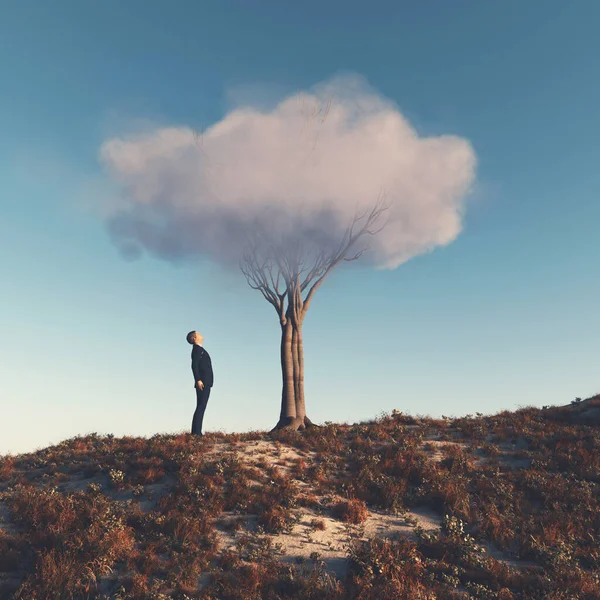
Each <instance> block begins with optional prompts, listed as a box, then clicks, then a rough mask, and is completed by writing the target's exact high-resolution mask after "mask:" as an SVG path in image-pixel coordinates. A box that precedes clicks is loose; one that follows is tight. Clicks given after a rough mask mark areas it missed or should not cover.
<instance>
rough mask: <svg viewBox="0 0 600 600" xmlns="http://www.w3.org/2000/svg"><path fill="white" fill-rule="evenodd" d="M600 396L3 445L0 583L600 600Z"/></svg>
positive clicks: (86, 593) (170, 594) (60, 592)
mask: <svg viewBox="0 0 600 600" xmlns="http://www.w3.org/2000/svg"><path fill="white" fill-rule="evenodd" d="M599 407H600V397H595V398H593V399H590V400H588V401H586V402H585V403H580V402H577V403H576V404H575V405H574V406H573V408H572V409H571V407H565V408H556V409H538V408H532V407H526V408H523V409H520V410H517V411H515V412H508V411H503V412H501V413H498V414H496V415H492V416H486V417H484V416H483V415H478V416H476V417H472V416H471V415H467V416H465V417H463V418H460V419H453V420H452V419H438V420H434V419H427V418H419V419H416V418H414V417H411V416H407V415H403V414H402V413H399V412H397V411H393V412H392V414H391V415H383V416H381V417H380V418H378V419H375V420H373V421H371V422H368V423H360V424H356V425H337V424H327V426H325V427H322V428H315V429H311V430H308V431H306V432H304V433H303V434H299V433H290V432H278V433H276V434H274V435H273V436H269V435H267V434H266V433H264V432H251V433H246V434H235V435H225V434H220V433H217V434H209V435H207V436H205V437H204V438H202V439H197V438H193V437H191V436H190V435H188V434H180V435H156V436H153V437H152V438H150V439H144V438H133V437H124V438H120V439H117V438H114V437H112V436H99V435H95V434H92V435H88V436H84V437H77V438H73V439H71V440H66V441H64V442H62V443H61V444H58V445H56V446H53V447H50V448H46V449H44V450H40V451H38V452H35V453H31V454H24V455H20V456H14V457H12V456H7V457H0V598H14V599H19V600H33V599H45V598H61V599H62V598H65V599H69V598H118V599H125V598H132V599H133V598H140V599H141V598H177V599H180V600H184V599H186V598H204V599H206V600H208V599H216V598H219V599H226V600H227V599H230V600H246V599H247V600H250V599H255V598H268V599H273V600H276V599H290V600H291V599H293V598H308V599H323V600H326V599H327V600H337V599H339V600H341V599H343V598H351V599H361V600H366V599H371V598H373V599H386V598H411V599H417V598H418V599H425V598H427V599H446V598H448V599H459V598H464V599H467V598H490V599H502V600H517V599H518V600H529V599H531V600H533V599H538V598H544V599H550V600H559V599H560V600H563V599H564V600H567V599H569V600H575V599H577V600H592V599H598V598H600V576H599V573H600V519H599V518H598V515H600V423H596V422H595V421H593V420H591V419H590V420H589V422H588V421H586V420H585V418H584V417H585V415H593V414H595V413H594V412H593V411H594V410H596V409H597V408H599ZM582 415H583V416H582ZM586 418H587V417H586ZM424 515H429V517H427V518H426V517H425V516H424ZM292 541H293V543H292ZM286 553H287V554H286Z"/></svg>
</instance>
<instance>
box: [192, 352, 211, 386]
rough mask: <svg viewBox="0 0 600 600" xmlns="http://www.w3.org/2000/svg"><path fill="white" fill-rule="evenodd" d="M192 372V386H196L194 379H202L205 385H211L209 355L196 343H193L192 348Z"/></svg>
mask: <svg viewBox="0 0 600 600" xmlns="http://www.w3.org/2000/svg"><path fill="white" fill-rule="evenodd" d="M192 373H194V387H196V381H202V383H204V385H205V386H206V387H212V386H213V370H212V363H211V362H210V356H209V354H208V352H207V351H206V350H205V349H204V348H203V347H202V346H198V345H197V344H194V347H193V348H192Z"/></svg>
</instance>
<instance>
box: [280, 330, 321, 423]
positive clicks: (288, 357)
mask: <svg viewBox="0 0 600 600" xmlns="http://www.w3.org/2000/svg"><path fill="white" fill-rule="evenodd" d="M297 325H298V326H297V327H296V326H294V323H293V321H292V319H290V318H288V319H287V321H286V325H285V326H282V337H281V367H282V374H283V389H282V393H281V412H280V415H279V422H278V423H277V425H276V426H275V427H274V428H273V431H275V430H277V429H291V430H294V431H296V430H302V429H305V428H307V427H311V426H315V425H314V424H313V423H312V422H311V420H310V419H309V418H308V417H307V416H306V405H305V401H304V345H303V343H302V321H301V320H300V321H298V322H297Z"/></svg>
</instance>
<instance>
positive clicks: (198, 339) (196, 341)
mask: <svg viewBox="0 0 600 600" xmlns="http://www.w3.org/2000/svg"><path fill="white" fill-rule="evenodd" d="M203 340H204V337H203V336H202V335H201V334H199V333H198V332H196V335H195V336H194V344H201V343H202V341H203Z"/></svg>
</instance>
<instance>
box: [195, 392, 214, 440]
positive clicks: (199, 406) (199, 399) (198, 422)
mask: <svg viewBox="0 0 600 600" xmlns="http://www.w3.org/2000/svg"><path fill="white" fill-rule="evenodd" d="M209 396H210V388H209V387H208V386H206V385H205V386H204V389H203V390H200V389H199V388H198V386H196V411H195V412H194V417H193V419H192V433H197V434H199V435H202V421H203V420H204V411H205V410H206V405H207V404H208V397H209Z"/></svg>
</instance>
